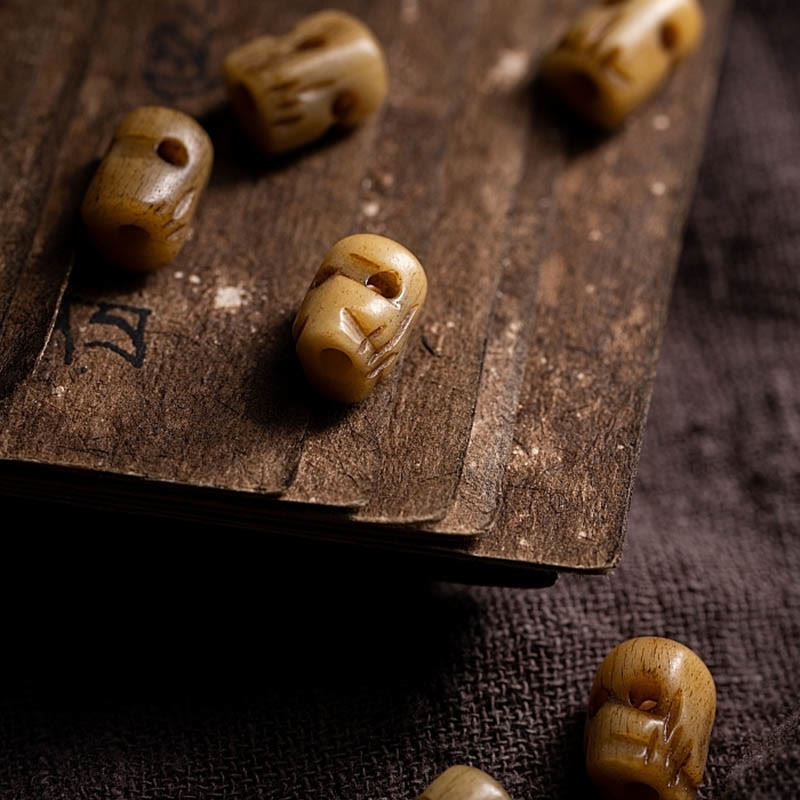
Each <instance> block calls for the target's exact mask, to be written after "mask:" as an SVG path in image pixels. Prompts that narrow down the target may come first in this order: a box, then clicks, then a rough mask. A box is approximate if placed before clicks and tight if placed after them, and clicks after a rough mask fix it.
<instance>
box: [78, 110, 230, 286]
mask: <svg viewBox="0 0 800 800" xmlns="http://www.w3.org/2000/svg"><path fill="white" fill-rule="evenodd" d="M213 158H214V149H213V147H212V145H211V140H210V139H209V138H208V135H207V134H206V132H205V131H204V130H203V129H202V128H201V127H200V125H198V124H197V122H195V121H194V120H193V119H192V118H191V117H190V116H187V115H186V114H183V113H181V112H180V111H175V110H173V109H171V108H162V107H160V106H143V107H142V108H137V109H135V110H134V111H131V112H129V113H128V114H126V115H125V116H124V117H123V118H122V121H121V122H120V123H119V125H118V126H117V130H116V132H115V134H114V140H113V141H112V142H111V146H110V147H109V150H108V152H107V153H106V155H105V157H104V158H103V160H102V162H101V163H100V166H99V167H98V168H97V172H96V173H95V175H94V178H93V179H92V182H91V183H90V184H89V188H88V190H87V192H86V196H85V198H84V200H83V206H82V207H81V215H82V217H83V221H84V222H85V223H86V227H87V229H88V231H89V235H90V237H91V239H92V242H93V243H94V246H95V247H96V248H97V250H98V251H99V252H100V254H101V255H102V256H103V257H104V258H106V259H107V260H108V261H110V262H111V263H113V264H116V265H117V266H120V267H123V268H124V269H130V270H135V271H139V272H150V271H152V270H156V269H159V268H160V267H164V266H166V265H167V264H169V263H170V262H171V261H172V260H173V259H174V258H175V256H177V255H178V252H179V251H180V249H181V247H182V246H183V243H184V241H185V240H186V236H187V234H188V232H189V226H190V223H191V221H192V217H193V216H194V212H195V209H196V207H197V203H198V200H199V199H200V195H201V194H202V192H203V189H204V188H205V186H206V183H207V182H208V176H209V173H210V172H211V164H212V161H213Z"/></svg>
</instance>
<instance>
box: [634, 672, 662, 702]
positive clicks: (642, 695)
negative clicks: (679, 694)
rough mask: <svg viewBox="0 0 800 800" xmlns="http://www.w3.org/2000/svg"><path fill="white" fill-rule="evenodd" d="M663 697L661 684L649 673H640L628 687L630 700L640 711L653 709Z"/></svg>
mask: <svg viewBox="0 0 800 800" xmlns="http://www.w3.org/2000/svg"><path fill="white" fill-rule="evenodd" d="M660 699H661V686H660V685H659V683H658V681H657V680H656V679H655V678H653V677H651V676H649V675H639V676H637V677H636V678H635V679H634V681H633V682H632V683H631V685H630V688H629V689H628V701H629V702H630V704H631V705H632V706H633V707H634V708H638V709H639V710H640V711H652V710H653V709H654V708H655V707H656V706H657V705H658V701H659V700H660Z"/></svg>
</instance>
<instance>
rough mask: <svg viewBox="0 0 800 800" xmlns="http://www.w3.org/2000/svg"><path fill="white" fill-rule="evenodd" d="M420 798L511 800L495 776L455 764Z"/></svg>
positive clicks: (427, 799) (422, 799) (436, 799)
mask: <svg viewBox="0 0 800 800" xmlns="http://www.w3.org/2000/svg"><path fill="white" fill-rule="evenodd" d="M419 800H510V798H509V796H508V794H506V791H505V789H503V787H502V786H501V785H500V784H499V783H498V782H497V781H496V780H494V778H492V777H490V776H489V775H487V774H486V773H485V772H482V771H481V770H479V769H476V768H475V767H464V766H460V765H459V766H455V767H450V769H448V770H446V771H445V772H443V773H442V774H441V775H440V776H439V777H438V778H437V779H436V780H435V781H434V782H433V783H432V784H431V785H430V786H429V787H428V788H427V789H426V790H425V791H424V792H423V793H422V797H420V798H419Z"/></svg>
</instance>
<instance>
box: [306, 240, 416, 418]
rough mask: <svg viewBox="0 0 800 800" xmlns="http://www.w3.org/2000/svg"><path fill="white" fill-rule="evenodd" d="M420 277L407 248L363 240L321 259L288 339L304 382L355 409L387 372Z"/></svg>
mask: <svg viewBox="0 0 800 800" xmlns="http://www.w3.org/2000/svg"><path fill="white" fill-rule="evenodd" d="M427 289H428V282H427V278H426V277H425V270H424V269H423V268H422V265H421V264H420V263H419V261H417V259H416V258H415V256H414V255H413V254H412V253H411V252H410V251H408V250H406V248H405V247H403V246H402V245H400V244H398V243H397V242H394V241H392V240H391V239H387V238H386V237H384V236H375V235H373V234H368V233H361V234H356V235H354V236H348V237H346V238H345V239H342V240H341V241H339V242H337V243H336V244H335V245H334V246H333V248H332V249H331V250H330V252H329V253H328V254H327V256H325V260H324V261H323V262H322V265H321V266H320V268H319V270H318V271H317V274H316V276H315V277H314V280H313V281H312V283H311V287H310V288H309V290H308V292H307V294H306V296H305V299H304V300H303V304H302V305H301V306H300V310H299V311H298V312H297V317H296V319H295V321H294V327H293V329H292V335H293V336H294V339H295V342H296V347H297V355H298V357H299V359H300V362H301V364H302V365H303V370H304V371H305V373H306V376H307V377H308V380H309V382H310V383H311V385H312V386H314V388H316V389H317V391H319V392H320V393H321V394H323V395H325V396H327V397H330V398H332V399H334V400H338V401H339V402H342V403H357V402H359V401H360V400H363V399H364V398H365V397H367V395H368V394H369V393H370V392H371V391H372V389H373V387H374V386H375V384H376V383H377V382H378V381H380V380H382V379H383V378H384V377H386V375H388V374H389V372H391V370H392V368H393V367H394V366H395V364H396V363H397V358H398V356H399V355H400V353H401V352H402V350H403V347H404V346H405V343H406V341H407V339H408V336H409V334H410V332H411V329H412V328H413V326H414V323H415V322H416V320H417V318H418V317H419V313H420V311H421V310H422V306H423V304H424V303H425V295H426V294H427Z"/></svg>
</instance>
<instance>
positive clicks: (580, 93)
mask: <svg viewBox="0 0 800 800" xmlns="http://www.w3.org/2000/svg"><path fill="white" fill-rule="evenodd" d="M564 91H565V92H566V94H567V96H568V97H571V98H572V99H573V100H574V101H575V102H576V103H578V104H579V105H581V106H583V105H590V104H591V103H594V101H595V100H597V98H598V97H599V95H600V87H599V86H598V85H597V82H596V81H595V79H594V78H593V77H592V76H591V75H587V74H586V73H585V72H573V73H571V74H570V75H568V76H567V77H566V83H565V86H564Z"/></svg>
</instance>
